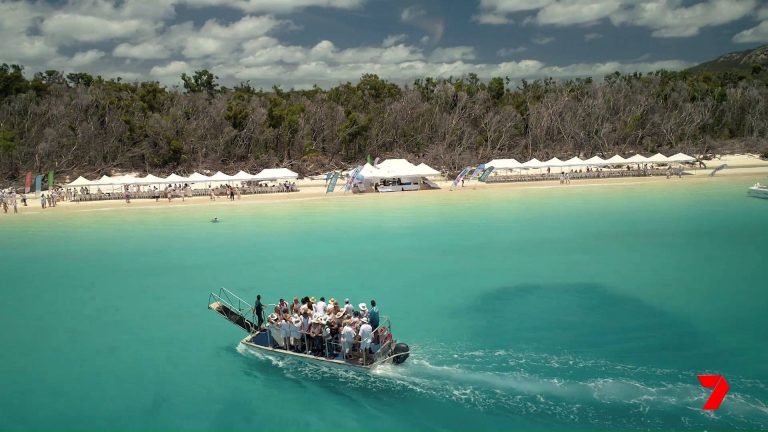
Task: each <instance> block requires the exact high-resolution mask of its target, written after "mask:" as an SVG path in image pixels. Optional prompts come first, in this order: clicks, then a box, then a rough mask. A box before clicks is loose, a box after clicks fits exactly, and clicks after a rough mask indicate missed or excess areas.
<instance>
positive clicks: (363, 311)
mask: <svg viewBox="0 0 768 432" xmlns="http://www.w3.org/2000/svg"><path fill="white" fill-rule="evenodd" d="M357 309H358V310H359V311H360V312H359V313H358V314H357V316H358V317H359V318H365V317H367V316H368V306H366V305H365V303H360V304H359V305H357Z"/></svg>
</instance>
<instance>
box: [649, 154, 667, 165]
mask: <svg viewBox="0 0 768 432" xmlns="http://www.w3.org/2000/svg"><path fill="white" fill-rule="evenodd" d="M648 162H653V163H666V162H669V159H668V158H667V157H666V156H664V155H663V154H661V153H656V154H655V155H653V156H651V157H649V158H648Z"/></svg>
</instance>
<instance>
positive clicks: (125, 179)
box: [112, 174, 139, 185]
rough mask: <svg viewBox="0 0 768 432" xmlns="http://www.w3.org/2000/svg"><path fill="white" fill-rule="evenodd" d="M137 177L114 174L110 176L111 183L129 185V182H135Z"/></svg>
mask: <svg viewBox="0 0 768 432" xmlns="http://www.w3.org/2000/svg"><path fill="white" fill-rule="evenodd" d="M138 180H139V179H137V178H136V177H134V176H132V175H130V174H129V175H121V176H115V177H112V184H115V185H130V184H136V182H137V181H138Z"/></svg>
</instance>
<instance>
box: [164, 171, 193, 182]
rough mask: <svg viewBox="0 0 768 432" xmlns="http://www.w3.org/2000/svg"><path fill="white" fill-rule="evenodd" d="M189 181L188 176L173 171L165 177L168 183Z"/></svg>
mask: <svg viewBox="0 0 768 432" xmlns="http://www.w3.org/2000/svg"><path fill="white" fill-rule="evenodd" d="M188 181H189V179H188V178H186V177H182V176H180V175H178V174H176V173H173V174H171V175H169V176H168V177H166V178H165V182H166V183H182V184H183V183H187V182H188Z"/></svg>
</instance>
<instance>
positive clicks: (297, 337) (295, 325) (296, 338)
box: [289, 315, 302, 352]
mask: <svg viewBox="0 0 768 432" xmlns="http://www.w3.org/2000/svg"><path fill="white" fill-rule="evenodd" d="M289 329H290V334H291V346H292V347H293V350H294V351H297V352H298V351H299V350H300V348H301V339H302V337H301V318H300V317H299V316H298V315H294V316H293V317H292V318H291V326H290V327H289Z"/></svg>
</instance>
